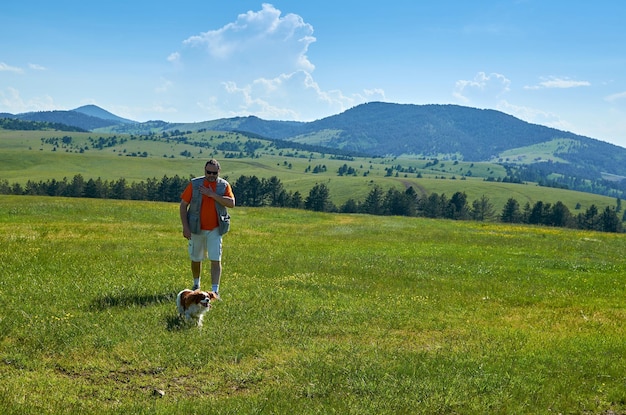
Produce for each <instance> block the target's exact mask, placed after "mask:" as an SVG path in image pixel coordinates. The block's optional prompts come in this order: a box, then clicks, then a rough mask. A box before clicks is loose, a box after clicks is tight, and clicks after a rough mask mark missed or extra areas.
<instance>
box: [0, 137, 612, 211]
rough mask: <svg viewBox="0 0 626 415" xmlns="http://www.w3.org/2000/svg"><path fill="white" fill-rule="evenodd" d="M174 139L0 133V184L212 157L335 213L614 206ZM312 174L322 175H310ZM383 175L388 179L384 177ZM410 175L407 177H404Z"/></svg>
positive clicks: (455, 173) (397, 162)
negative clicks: (430, 204) (350, 204)
mask: <svg viewBox="0 0 626 415" xmlns="http://www.w3.org/2000/svg"><path fill="white" fill-rule="evenodd" d="M64 137H70V138H71V142H70V143H69V144H63V138H64ZM175 138H176V137H174V138H172V137H166V138H162V137H156V136H155V137H151V138H150V139H148V138H146V137H133V136H130V137H129V136H123V135H122V136H119V135H113V134H101V133H67V132H59V131H11V130H0V180H7V181H8V182H9V183H11V184H12V183H20V184H22V185H24V184H26V183H27V182H28V181H29V180H32V181H35V182H39V181H46V180H52V179H55V180H62V179H63V178H67V179H68V180H69V181H71V180H72V178H73V177H74V176H75V175H77V174H80V175H82V176H83V178H84V179H85V180H88V179H96V178H101V179H103V180H111V181H112V180H117V179H120V178H124V179H125V180H126V181H127V182H138V181H144V180H147V179H151V178H156V179H157V180H158V179H161V178H162V177H164V176H168V177H173V176H176V175H178V176H179V177H184V178H187V177H190V176H198V175H201V174H202V168H203V166H204V163H205V162H206V160H208V159H209V158H212V157H215V158H217V159H218V160H220V162H221V163H222V176H224V177H225V178H227V179H228V180H230V181H231V183H234V182H235V180H236V179H237V178H238V177H240V176H242V175H244V176H256V177H258V178H259V179H262V178H265V179H269V178H271V177H274V176H275V177H277V178H278V179H279V180H280V181H281V183H282V184H283V185H284V187H285V189H286V190H287V191H291V192H295V191H299V192H300V193H301V194H302V195H303V196H304V197H306V195H308V193H309V191H310V190H311V188H313V187H314V186H315V185H316V184H318V183H323V184H325V185H326V186H327V187H328V189H329V192H330V198H331V200H332V202H333V203H334V204H335V205H336V206H341V205H342V204H343V203H345V202H346V201H347V200H348V199H354V200H356V201H364V200H365V199H366V197H367V195H368V194H369V193H370V191H371V190H372V188H373V187H374V186H379V187H380V188H382V189H383V191H387V190H388V189H390V188H396V189H399V190H402V191H403V190H404V189H406V188H407V187H409V186H413V188H414V189H415V190H416V191H417V192H418V194H419V195H421V196H424V195H428V194H430V193H433V192H436V193H438V194H440V195H441V194H445V195H446V196H448V197H451V196H452V195H453V194H454V193H456V192H465V193H466V194H467V200H468V203H469V204H470V205H471V203H472V201H474V200H477V199H480V198H481V197H482V196H483V195H484V196H487V197H488V198H489V200H490V202H491V203H492V204H493V205H494V208H495V210H496V211H497V213H500V212H501V211H502V208H503V207H504V205H505V204H506V202H507V200H508V199H509V198H511V197H512V198H515V199H516V200H517V201H518V202H519V204H520V206H522V207H523V206H524V205H525V204H526V203H529V204H530V205H531V206H532V205H534V204H535V203H536V202H538V201H542V202H544V203H551V204H554V203H556V202H557V201H561V202H562V203H564V204H565V205H566V206H567V207H568V208H569V210H570V211H571V212H572V213H573V214H577V213H579V212H580V211H582V212H584V211H585V209H587V208H589V207H590V206H591V205H596V207H598V210H600V211H602V210H604V208H605V207H607V206H611V207H614V206H615V205H616V199H615V198H612V197H606V196H599V195H595V194H591V193H584V192H577V191H571V190H564V189H556V188H548V187H540V186H537V185H536V184H535V183H527V184H512V183H504V182H499V181H497V180H498V179H502V178H504V177H505V176H506V171H505V169H504V168H503V167H502V166H501V165H498V164H495V163H486V162H485V163H479V162H476V163H472V162H464V161H456V160H439V161H437V162H436V163H435V162H434V161H433V160H431V159H420V158H416V157H394V158H368V157H352V158H350V159H348V160H345V159H342V158H341V157H339V158H337V157H334V156H333V155H331V154H324V153H318V152H311V151H303V150H297V149H290V148H283V149H280V148H276V147H275V146H273V145H272V144H271V143H270V142H268V141H266V140H257V139H250V138H248V137H245V136H242V135H240V134H236V133H225V132H216V131H213V132H194V133H189V134H184V136H183V138H184V139H186V140H188V141H181V140H177V139H175ZM178 138H179V139H180V137H178ZM98 141H102V142H104V143H108V144H110V146H109V145H105V146H103V147H102V148H101V149H95V148H94V147H93V143H94V142H98ZM250 142H253V143H263V146H262V147H259V148H257V149H256V150H255V152H254V156H244V157H239V153H237V152H232V151H226V150H219V149H220V148H224V146H226V148H233V146H234V148H239V149H241V150H243V149H245V148H246V145H247V144H248V143H250ZM192 143H200V144H202V145H206V147H201V146H199V145H194V144H192ZM566 144H567V143H562V142H560V141H555V142H554V143H553V145H554V146H557V145H561V146H563V145H566ZM542 151H545V149H544V150H542ZM181 154H185V156H182V155H181ZM533 154H534V153H533ZM138 155H145V157H142V156H138ZM234 155H235V156H234ZM511 157H513V155H511ZM536 158H541V157H539V156H537V157H536ZM344 165H346V166H348V167H350V168H352V169H353V170H354V171H355V172H356V174H355V175H349V176H339V175H338V170H339V169H340V168H341V167H342V166H344ZM316 167H323V168H324V169H323V170H320V171H319V172H316V173H313V170H314V169H315V168H316ZM398 167H400V168H401V169H402V170H403V171H400V169H398ZM390 169H391V171H392V174H390V175H389V174H388V172H389V170H390ZM409 170H410V171H411V172H410V173H409V172H407V171H409ZM487 179H492V180H493V181H492V180H490V181H487Z"/></svg>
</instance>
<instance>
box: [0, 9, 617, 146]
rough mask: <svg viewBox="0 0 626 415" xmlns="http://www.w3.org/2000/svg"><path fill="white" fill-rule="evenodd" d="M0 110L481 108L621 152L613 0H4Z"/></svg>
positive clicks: (175, 115)
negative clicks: (375, 105)
mask: <svg viewBox="0 0 626 415" xmlns="http://www.w3.org/2000/svg"><path fill="white" fill-rule="evenodd" d="M6 3H7V4H3V6H2V11H1V13H0V39H1V40H0V45H1V46H0V112H9V113H13V114H16V113H22V112H29V111H47V110H55V109H56V110H69V109H74V108H77V107H79V106H82V105H86V104H95V105H98V106H100V107H102V108H104V109H106V110H108V111H110V112H113V113H114V114H116V115H119V116H122V117H125V118H129V119H133V120H136V121H148V120H156V119H159V120H164V121H169V122H194V121H205V120H212V119H217V118H224V117H233V116H246V115H256V116H259V117H261V118H264V119H279V120H299V121H312V120H315V119H319V118H324V117H327V116H330V115H334V114H338V113H340V112H343V111H345V110H347V109H349V108H351V107H354V106H356V105H358V104H361V103H364V102H369V101H386V102H395V103H407V104H459V105H466V106H470V107H476V108H491V109H496V110H500V111H503V112H505V113H507V114H511V115H513V116H515V117H518V118H520V119H523V120H525V121H529V122H532V123H536V124H542V125H546V126H550V127H555V128H558V129H562V130H566V131H572V132H574V133H577V134H581V135H586V136H589V137H592V138H597V139H599V140H602V141H606V142H610V143H614V144H617V145H620V146H622V147H626V30H624V28H623V27H624V22H625V21H626V2H623V1H622V0H616V1H607V0H597V1H595V2H590V1H586V0H585V1H582V0H570V1H568V2H565V1H556V0H554V1H548V0H491V1H488V0H474V1H466V0H459V1H446V0H441V1H437V2H435V1H428V2H426V1H418V0H399V1H389V2H378V1H377V2H372V1H367V0H365V1H363V0H361V1H353V0H345V1H343V0H334V1H328V0H315V1H300V0H298V1H295V0H291V1H287V0H286V1H278V0H276V1H273V2H267V3H263V2H258V1H247V0H241V1H239V0H231V1H214V0H202V1H196V0H185V1H181V2H172V1H159V0H152V1H139V0H138V1H135V0H125V1H118V0H108V1H106V2H103V1H98V2H92V1H84V0H81V1H75V0H58V1H47V0H46V1H29V0H23V1H20V2H17V1H10V2H6Z"/></svg>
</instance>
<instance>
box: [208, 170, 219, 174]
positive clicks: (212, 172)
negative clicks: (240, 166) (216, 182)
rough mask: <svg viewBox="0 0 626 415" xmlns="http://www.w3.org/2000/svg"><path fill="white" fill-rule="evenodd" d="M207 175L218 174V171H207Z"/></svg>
mask: <svg viewBox="0 0 626 415" xmlns="http://www.w3.org/2000/svg"><path fill="white" fill-rule="evenodd" d="M205 172H206V174H217V173H218V172H217V171H211V170H205Z"/></svg>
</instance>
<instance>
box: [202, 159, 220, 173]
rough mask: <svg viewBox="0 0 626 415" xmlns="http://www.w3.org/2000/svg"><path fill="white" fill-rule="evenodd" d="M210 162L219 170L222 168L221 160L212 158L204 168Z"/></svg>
mask: <svg viewBox="0 0 626 415" xmlns="http://www.w3.org/2000/svg"><path fill="white" fill-rule="evenodd" d="M209 164H210V165H212V166H215V167H217V170H218V171H219V170H220V162H219V161H217V160H215V159H211V160H209V161H207V162H206V164H205V165H204V168H206V166H208V165H209Z"/></svg>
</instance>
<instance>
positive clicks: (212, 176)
mask: <svg viewBox="0 0 626 415" xmlns="http://www.w3.org/2000/svg"><path fill="white" fill-rule="evenodd" d="M219 173H220V163H219V161H217V160H215V159H211V160H209V161H207V162H206V164H205V165H204V176H205V177H206V179H207V180H208V181H210V182H214V181H216V180H217V176H218V175H219Z"/></svg>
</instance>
